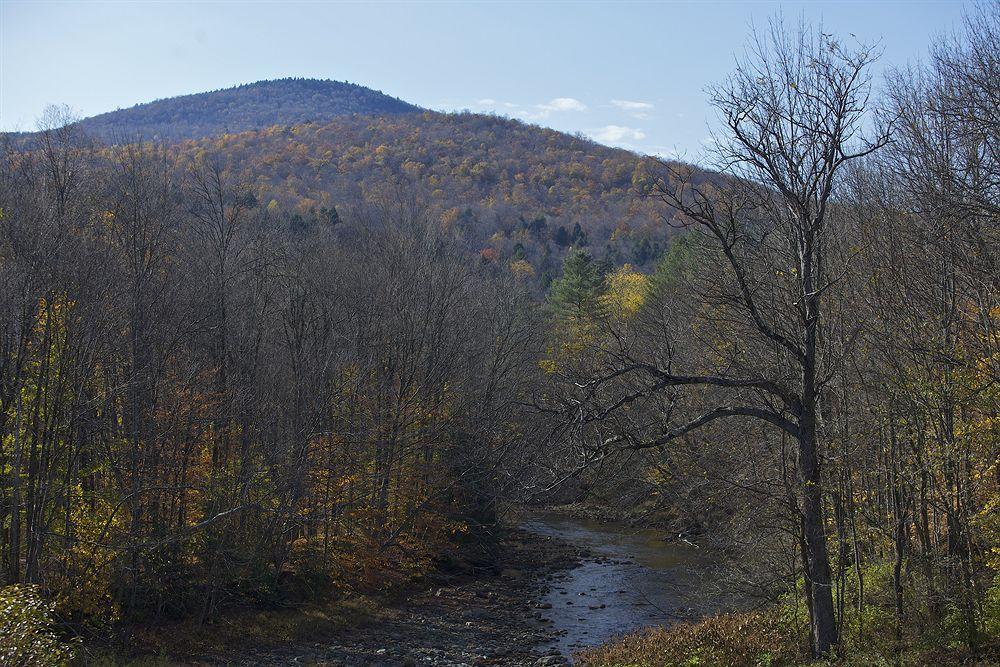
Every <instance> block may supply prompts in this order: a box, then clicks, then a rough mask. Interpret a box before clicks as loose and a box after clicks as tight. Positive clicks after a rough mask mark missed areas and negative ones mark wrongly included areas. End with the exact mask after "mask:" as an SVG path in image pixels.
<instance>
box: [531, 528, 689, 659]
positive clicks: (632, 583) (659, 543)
mask: <svg viewBox="0 0 1000 667" xmlns="http://www.w3.org/2000/svg"><path fill="white" fill-rule="evenodd" d="M524 528H526V529H527V530H530V531H533V532H535V533H538V534H541V535H545V536H552V537H558V538H560V539H563V540H566V541H568V542H572V543H574V544H576V545H578V546H580V547H583V548H584V549H588V550H589V551H590V555H589V556H588V557H586V558H584V560H583V564H582V565H581V566H580V567H577V568H575V569H573V570H569V571H568V572H566V573H565V574H563V575H559V576H557V577H556V578H555V579H553V580H552V581H551V582H549V583H550V588H549V590H548V592H546V593H545V595H544V597H543V598H542V603H543V604H542V607H547V606H548V605H552V606H551V608H543V609H542V610H541V613H542V615H543V616H544V617H545V618H547V619H549V620H550V621H551V622H552V625H553V627H554V628H555V629H556V630H557V631H558V632H559V633H560V636H559V638H558V640H556V642H555V644H554V645H553V648H558V649H559V650H560V651H561V652H562V653H563V654H564V655H567V656H569V655H570V654H571V653H572V652H573V651H576V650H579V649H580V648H583V647H589V646H596V645H598V644H602V643H604V642H605V641H607V640H608V639H611V638H612V637H614V636H615V635H620V634H623V633H627V632H631V631H633V630H636V629H638V628H641V627H645V626H650V625H669V624H671V623H675V622H677V621H678V620H679V619H682V618H686V617H691V616H692V615H698V614H697V613H696V612H695V610H694V609H693V607H697V608H698V609H699V611H701V612H705V611H708V609H707V607H706V605H705V604H704V600H701V601H698V600H699V598H700V597H701V596H700V595H698V591H699V590H700V589H701V588H703V586H702V584H703V583H704V581H703V579H702V577H703V576H704V575H705V572H706V569H705V559H704V557H703V556H702V554H701V552H700V551H699V550H698V548H697V547H695V546H693V545H688V544H686V543H684V542H678V541H673V542H667V541H665V540H664V539H663V533H662V532H656V531H648V530H640V531H636V530H632V529H629V528H628V527H626V526H624V525H616V524H608V523H599V522H595V521H588V520H586V519H577V518H571V517H566V516H560V515H556V514H536V515H533V516H532V517H531V518H530V519H528V520H527V521H525V523H524Z"/></svg>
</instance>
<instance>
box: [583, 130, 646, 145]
mask: <svg viewBox="0 0 1000 667" xmlns="http://www.w3.org/2000/svg"><path fill="white" fill-rule="evenodd" d="M590 136H591V137H593V138H594V139H595V140H597V141H600V142H601V143H604V144H620V143H623V142H627V141H641V140H642V139H645V138H646V133H645V132H643V131H642V130H640V129H639V128H636V127H626V126H624V125H605V126H604V127H602V128H600V129H597V130H592V131H591V132H590Z"/></svg>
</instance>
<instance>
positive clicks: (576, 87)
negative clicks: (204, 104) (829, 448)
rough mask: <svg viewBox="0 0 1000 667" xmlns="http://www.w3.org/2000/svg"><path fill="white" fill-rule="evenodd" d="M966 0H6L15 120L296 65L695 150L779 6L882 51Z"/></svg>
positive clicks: (9, 112)
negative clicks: (753, 40)
mask: <svg viewBox="0 0 1000 667" xmlns="http://www.w3.org/2000/svg"><path fill="white" fill-rule="evenodd" d="M968 8H969V7H968V6H967V5H965V6H964V5H963V4H962V3H961V2H957V1H955V2H812V3H788V2H780V3H779V2H725V3H708V2H704V3H682V2H646V3H610V2H609V3H598V2H587V3H571V2H552V3H523V2H507V3H499V2H496V3H486V2H480V3H459V2H440V3H415V2H411V3H370V2H369V3H333V2H282V3H279V2H203V3H183V2H138V1H135V2H115V3H95V2H84V1H82V0H77V1H73V2H45V1H39V0H32V1H22V0H0V129H3V130H13V129H21V130H29V129H33V128H34V125H35V121H36V119H37V118H38V116H39V115H40V114H41V112H42V110H43V109H44V108H45V106H46V105H48V104H52V103H59V104H68V105H69V106H70V107H71V108H73V109H74V110H75V111H76V112H77V113H78V114H79V115H81V116H89V115H93V114H97V113H101V112H103V111H110V110H113V109H116V108H119V107H127V106H131V105H133V104H135V103H137V102H146V101H150V100H154V99H157V98H161V97H170V96H173V95H179V94H183V93H192V92H200V91H204V90H212V89H216V88H224V87H229V86H232V85H235V84H238V83H245V82H250V81H256V80H259V79H269V78H276V77H284V76H300V77H317V78H331V79H337V80H348V81H352V82H355V83H359V84H362V85H366V86H370V87H372V88H375V89H380V90H382V91H383V92H386V93H389V94H391V95H395V96H397V97H400V98H402V99H404V100H407V101H409V102H413V103H415V104H418V105H421V106H424V107H429V108H432V109H439V110H457V109H466V108H468V109H472V110H477V111H494V112H497V113H504V114H507V115H511V116H516V117H521V118H524V119H526V120H530V121H532V122H536V123H539V124H541V125H546V126H550V127H554V128H556V129H559V130H564V131H569V132H582V133H584V134H587V135H589V136H591V137H593V138H595V139H597V140H599V141H602V142H604V143H608V144H612V145H620V146H624V147H627V148H632V149H635V150H639V151H642V152H649V153H660V154H664V155H681V156H683V157H686V158H687V159H689V160H692V161H697V160H698V159H699V156H700V155H701V151H702V149H703V145H702V142H703V140H704V139H705V137H706V136H707V132H706V123H707V121H708V120H709V119H710V110H709V108H708V107H707V105H706V103H705V94H704V89H705V87H706V86H707V85H709V84H711V83H713V82H717V81H719V80H720V79H722V78H724V77H725V75H726V74H727V73H728V72H729V70H730V69H731V68H732V64H733V57H734V54H736V53H738V52H740V51H741V50H742V48H743V45H744V43H745V41H746V37H747V35H748V33H749V27H750V25H751V23H755V24H757V25H765V24H766V22H767V20H768V17H769V16H771V15H773V14H775V13H776V12H778V11H780V12H782V13H783V14H784V15H785V16H786V17H787V18H790V19H793V20H794V19H797V18H798V17H799V16H801V15H804V16H805V17H806V19H807V20H810V21H819V20H822V21H823V23H824V25H825V27H826V28H827V29H828V31H829V32H835V33H839V34H841V35H844V36H845V37H846V36H847V33H849V32H850V33H854V34H855V35H857V36H858V38H860V39H863V40H867V41H875V40H880V41H881V44H882V46H883V48H884V56H883V59H882V61H881V63H880V68H881V67H885V66H889V65H902V64H905V63H906V62H909V61H914V60H916V59H918V58H920V57H922V56H923V55H924V54H925V53H926V49H927V46H928V44H929V43H930V41H931V39H932V38H933V37H934V36H935V35H939V34H942V33H944V32H948V31H953V30H957V29H959V28H960V27H961V19H962V13H963V10H964V9H968Z"/></svg>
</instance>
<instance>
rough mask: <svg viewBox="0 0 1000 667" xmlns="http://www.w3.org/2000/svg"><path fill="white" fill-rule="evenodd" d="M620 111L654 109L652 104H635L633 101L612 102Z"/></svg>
mask: <svg viewBox="0 0 1000 667" xmlns="http://www.w3.org/2000/svg"><path fill="white" fill-rule="evenodd" d="M611 103H612V104H614V105H615V106H616V107H618V108H619V109H624V110H625V111H649V110H650V109H652V108H653V104H652V103H651V102H633V101H632V100H611Z"/></svg>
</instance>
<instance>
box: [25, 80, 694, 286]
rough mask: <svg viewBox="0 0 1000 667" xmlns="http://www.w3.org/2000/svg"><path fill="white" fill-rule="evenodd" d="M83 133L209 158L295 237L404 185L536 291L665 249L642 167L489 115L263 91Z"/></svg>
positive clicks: (336, 88)
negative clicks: (590, 258)
mask: <svg viewBox="0 0 1000 667" xmlns="http://www.w3.org/2000/svg"><path fill="white" fill-rule="evenodd" d="M79 127H80V128H81V129H82V130H83V131H84V132H85V133H86V134H88V135H90V136H93V137H96V138H98V139H103V140H105V141H117V140H120V139H121V138H122V137H125V138H126V139H128V138H132V137H135V136H142V137H143V138H146V139H154V138H155V139H159V140H160V141H163V142H164V143H166V144H168V145H169V150H170V152H171V154H172V155H173V156H174V159H175V160H176V161H177V162H178V164H190V163H191V162H192V161H193V160H195V159H200V158H204V157H205V156H213V157H214V158H216V159H218V160H219V161H220V162H221V163H222V164H224V165H225V170H226V172H227V173H228V175H229V176H230V177H232V178H234V179H238V180H239V181H242V182H244V183H247V184H250V185H251V187H252V188H253V190H254V194H255V196H256V199H257V200H258V201H259V202H260V203H261V205H262V206H266V207H267V208H268V211H269V212H270V213H272V214H273V215H274V216H275V217H276V218H277V219H281V220H284V221H286V222H287V223H288V224H289V226H290V227H291V228H292V229H293V230H294V229H302V228H303V226H309V225H312V224H317V223H323V222H324V221H330V220H336V219H338V218H339V215H337V214H336V212H337V211H338V210H340V211H343V210H344V209H345V208H348V207H350V206H351V205H352V204H353V203H356V202H358V201H361V200H362V199H364V198H365V197H366V196H367V195H368V194H369V193H372V192H374V191H376V190H377V189H378V188H381V187H383V186H385V185H386V184H387V183H393V182H402V183H404V184H405V185H406V187H407V188H409V189H411V190H414V191H417V192H419V193H421V196H422V197H424V198H425V199H426V200H427V201H428V202H429V203H430V204H431V206H432V208H433V209H434V211H435V215H439V216H441V219H442V222H443V223H444V224H446V225H450V226H454V227H455V228H457V229H458V231H459V232H460V233H461V235H462V237H463V238H464V239H465V240H466V242H467V243H468V245H469V247H470V250H471V251H472V252H475V253H477V254H478V256H479V257H481V258H482V260H483V261H489V262H503V263H505V264H511V265H513V264H514V263H517V267H518V270H520V271H524V272H526V273H530V274H533V275H534V276H535V277H536V279H537V281H538V285H539V286H540V287H544V286H546V285H547V284H548V282H549V281H550V280H551V278H552V277H553V276H556V275H558V274H559V272H560V270H561V264H562V259H563V257H564V256H565V254H566V253H567V252H568V250H569V249H570V248H571V247H585V248H586V249H587V250H588V251H590V252H591V253H592V254H593V255H594V256H595V257H597V258H600V259H603V260H605V261H606V262H607V263H608V264H612V265H620V264H624V263H630V264H633V265H636V266H638V267H640V268H643V269H645V270H652V268H653V266H654V265H655V262H656V261H657V259H658V258H659V256H660V255H661V254H662V253H663V252H664V251H665V249H666V246H667V243H668V236H669V232H670V227H669V225H668V224H666V223H667V222H668V221H667V220H665V219H664V217H663V209H662V207H659V206H657V205H656V203H655V202H654V201H651V200H649V199H647V198H644V197H642V196H641V194H642V192H643V190H644V188H645V187H646V185H647V184H648V182H649V174H650V170H651V169H653V168H655V165H654V164H653V163H652V161H651V160H649V159H648V158H644V157H642V156H639V155H636V154H635V153H631V152H629V151H625V150H621V149H616V148H609V147H607V146H603V145H601V144H598V143H596V142H594V141H591V140H589V139H587V138H585V137H583V136H582V135H569V134H565V133H562V132H557V131H555V130H552V129H548V128H543V127H539V126H537V125H531V124H527V123H524V122H521V121H518V120H513V119H509V118H504V117H499V116H495V115H484V114H473V113H468V112H464V113H451V114H446V113H438V112H432V111H426V110H421V109H419V108H418V107H415V106H413V105H411V104H408V103H406V102H403V101H400V100H398V99H396V98H393V97H389V96H387V95H384V94H382V93H380V92H376V91H373V90H371V89H368V88H364V87H362V86H357V85H353V84H347V83H339V82H334V81H317V80H310V79H281V80H277V81H261V82H257V83H253V84H247V85H244V86H237V87H235V88H229V89H226V90H219V91H214V92H208V93H199V94H195V95H185V96H181V97H174V98H170V99H164V100H159V101H157V102H152V103H148V104H140V105H136V106H134V107H132V108H130V109H122V110H118V111H114V112H110V113H106V114H101V115H99V116H94V117H92V118H87V119H85V120H82V121H79ZM31 136H35V135H28V136H27V137H25V139H27V140H28V141H30V137H31ZM695 173H696V175H699V176H700V177H708V176H707V173H706V172H700V171H697V170H696V171H695Z"/></svg>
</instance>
